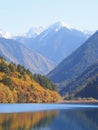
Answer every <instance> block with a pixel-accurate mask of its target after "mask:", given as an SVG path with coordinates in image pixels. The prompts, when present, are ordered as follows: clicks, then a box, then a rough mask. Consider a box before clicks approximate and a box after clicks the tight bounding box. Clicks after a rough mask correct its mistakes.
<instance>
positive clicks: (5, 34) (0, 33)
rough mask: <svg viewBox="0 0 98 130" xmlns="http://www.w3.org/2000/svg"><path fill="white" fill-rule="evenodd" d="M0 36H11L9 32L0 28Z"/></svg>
mask: <svg viewBox="0 0 98 130" xmlns="http://www.w3.org/2000/svg"><path fill="white" fill-rule="evenodd" d="M0 37H4V38H11V34H10V33H9V32H5V31H3V30H1V29H0Z"/></svg>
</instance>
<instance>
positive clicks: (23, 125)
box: [0, 105, 98, 130]
mask: <svg viewBox="0 0 98 130" xmlns="http://www.w3.org/2000/svg"><path fill="white" fill-rule="evenodd" d="M73 106H74V105H73ZM0 130H98V108H94V107H93V108H82V107H81V108H76V107H75V108H74V109H65V110H51V111H40V112H24V113H9V114H4V113H2V114H0Z"/></svg>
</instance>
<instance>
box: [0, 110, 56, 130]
mask: <svg viewBox="0 0 98 130" xmlns="http://www.w3.org/2000/svg"><path fill="white" fill-rule="evenodd" d="M57 115H58V112H57V111H43V112H32V113H12V114H11V113H10V114H0V130H32V129H34V130H38V129H40V130H41V129H42V128H44V127H46V126H47V125H49V123H50V122H51V121H52V120H53V119H54V118H55V117H56V116H57Z"/></svg>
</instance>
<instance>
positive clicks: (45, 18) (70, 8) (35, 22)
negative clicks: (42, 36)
mask: <svg viewBox="0 0 98 130" xmlns="http://www.w3.org/2000/svg"><path fill="white" fill-rule="evenodd" d="M57 21H64V22H65V23H67V24H70V25H72V26H73V27H75V28H77V29H79V30H91V31H92V30H97V29H98V0H0V29H2V30H4V31H7V32H10V33H14V34H15V33H24V32H27V31H28V30H29V29H30V28H31V27H38V26H47V25H50V24H53V23H55V22H57Z"/></svg>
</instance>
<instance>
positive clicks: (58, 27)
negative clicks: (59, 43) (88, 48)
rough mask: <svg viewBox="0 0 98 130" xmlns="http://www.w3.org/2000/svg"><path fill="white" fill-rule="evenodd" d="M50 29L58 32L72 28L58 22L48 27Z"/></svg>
mask: <svg viewBox="0 0 98 130" xmlns="http://www.w3.org/2000/svg"><path fill="white" fill-rule="evenodd" d="M50 28H52V29H55V31H56V32H57V31H59V30H60V29H61V28H67V29H73V27H72V26H71V25H70V24H67V23H65V22H63V21H58V22H56V23H54V24H52V25H50Z"/></svg>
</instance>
